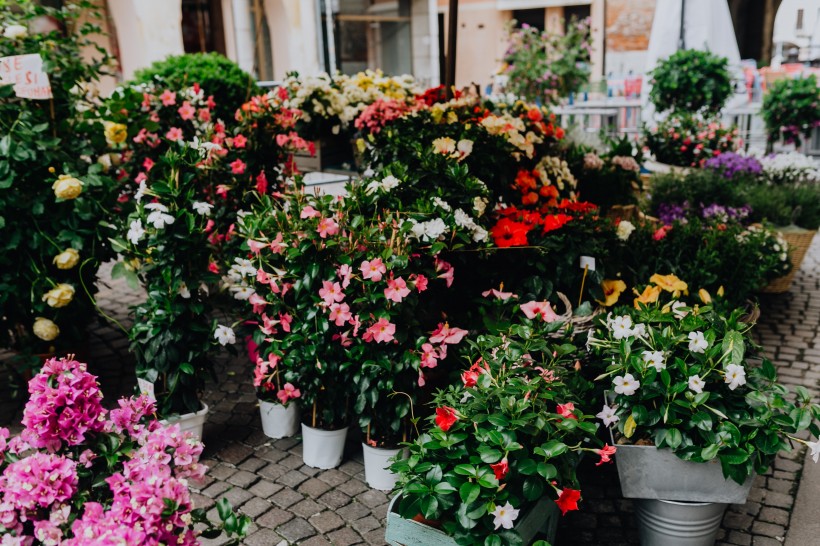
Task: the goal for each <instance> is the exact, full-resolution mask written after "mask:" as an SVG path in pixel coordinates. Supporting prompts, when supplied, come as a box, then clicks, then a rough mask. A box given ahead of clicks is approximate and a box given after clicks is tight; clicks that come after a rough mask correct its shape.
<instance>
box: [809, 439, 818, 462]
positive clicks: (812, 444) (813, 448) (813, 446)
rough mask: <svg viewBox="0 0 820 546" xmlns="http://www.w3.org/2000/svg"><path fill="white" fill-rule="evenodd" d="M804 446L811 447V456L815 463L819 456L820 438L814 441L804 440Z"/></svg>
mask: <svg viewBox="0 0 820 546" xmlns="http://www.w3.org/2000/svg"><path fill="white" fill-rule="evenodd" d="M806 446H808V447H809V449H811V458H812V460H813V461H814V462H815V463H816V462H817V459H818V458H820V440H817V441H816V442H806Z"/></svg>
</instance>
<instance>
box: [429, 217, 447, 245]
mask: <svg viewBox="0 0 820 546" xmlns="http://www.w3.org/2000/svg"><path fill="white" fill-rule="evenodd" d="M425 224H426V227H425V228H424V237H425V239H427V240H430V241H435V240H436V239H438V238H439V237H441V236H442V235H444V234H445V233H447V224H445V223H444V220H442V219H441V218H436V219H435V220H430V221H429V222H425Z"/></svg>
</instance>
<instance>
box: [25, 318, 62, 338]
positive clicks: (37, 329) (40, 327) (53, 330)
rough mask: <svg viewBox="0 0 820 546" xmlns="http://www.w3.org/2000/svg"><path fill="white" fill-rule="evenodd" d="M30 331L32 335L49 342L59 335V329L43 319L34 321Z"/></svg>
mask: <svg viewBox="0 0 820 546" xmlns="http://www.w3.org/2000/svg"><path fill="white" fill-rule="evenodd" d="M31 329H32V330H33V331H34V335H35V336H37V337H39V338H40V339H42V340H43V341H51V340H52V339H55V338H56V337H57V336H59V335H60V327H59V326H57V325H56V324H54V323H53V322H51V321H50V320H48V319H47V318H43V317H37V318H36V319H34V325H33V326H32V327H31Z"/></svg>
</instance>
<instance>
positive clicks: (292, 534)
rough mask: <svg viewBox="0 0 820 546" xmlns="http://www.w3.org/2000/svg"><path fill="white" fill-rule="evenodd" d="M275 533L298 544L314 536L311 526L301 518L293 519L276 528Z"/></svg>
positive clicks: (314, 532) (314, 531)
mask: <svg viewBox="0 0 820 546" xmlns="http://www.w3.org/2000/svg"><path fill="white" fill-rule="evenodd" d="M276 532H277V533H278V534H280V535H281V536H282V537H284V538H285V539H286V540H289V541H290V542H294V543H298V542H300V541H302V540H304V539H306V538H309V537H312V536H313V535H315V534H316V529H314V528H313V525H311V524H310V523H308V522H307V520H304V519H302V518H298V517H297V518H293V519H292V520H290V521H289V522H287V523H285V524H284V525H280V526H279V527H277V528H276Z"/></svg>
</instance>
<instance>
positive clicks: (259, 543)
mask: <svg viewBox="0 0 820 546" xmlns="http://www.w3.org/2000/svg"><path fill="white" fill-rule="evenodd" d="M281 541H282V537H280V536H279V535H277V534H276V533H275V532H273V531H272V530H270V529H259V530H258V531H257V532H255V533H254V534H252V535H250V536H248V537H245V546H272V545H274V544H279V543H280V542H281Z"/></svg>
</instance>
